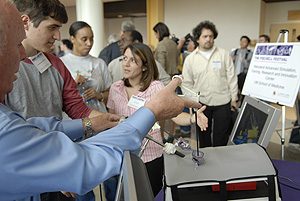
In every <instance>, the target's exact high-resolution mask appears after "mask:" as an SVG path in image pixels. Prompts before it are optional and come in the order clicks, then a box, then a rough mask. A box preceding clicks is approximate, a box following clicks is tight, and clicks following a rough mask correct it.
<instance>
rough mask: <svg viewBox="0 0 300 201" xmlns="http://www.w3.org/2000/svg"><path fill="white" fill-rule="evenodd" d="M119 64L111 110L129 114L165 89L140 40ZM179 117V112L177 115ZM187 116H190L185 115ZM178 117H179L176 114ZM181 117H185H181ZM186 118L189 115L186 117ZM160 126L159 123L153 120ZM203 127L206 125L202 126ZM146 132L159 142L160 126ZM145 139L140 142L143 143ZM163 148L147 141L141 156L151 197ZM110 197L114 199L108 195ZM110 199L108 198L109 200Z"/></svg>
mask: <svg viewBox="0 0 300 201" xmlns="http://www.w3.org/2000/svg"><path fill="white" fill-rule="evenodd" d="M122 67H123V71H124V78H123V79H122V80H120V81H118V82H115V83H113V84H112V86H111V88H110V92H109V97H108V102H107V107H108V108H109V112H110V113H114V114H118V115H121V116H125V117H128V116H131V115H132V114H133V113H134V112H135V111H136V110H137V109H138V108H139V107H140V106H142V105H144V104H147V102H149V101H150V100H151V99H152V98H153V97H154V95H155V94H156V93H158V92H159V91H160V90H162V89H163V88H164V84H163V83H162V82H161V81H158V70H157V66H156V63H155V60H154V57H153V54H152V51H151V49H150V48H149V47H148V46H147V45H144V44H142V43H132V44H130V45H128V46H126V47H125V49H124V54H123V60H122ZM203 109H205V108H202V110H199V112H198V119H199V121H198V122H199V123H200V122H202V120H200V118H201V119H204V122H205V120H206V117H204V118H203V113H202V111H203ZM179 116H181V115H179ZM188 116H190V115H188ZM177 118H181V117H177ZM182 118H184V117H182ZM186 119H188V118H186ZM156 124H157V125H159V123H158V122H156ZM203 128H204V129H205V128H206V125H205V126H204V127H203ZM149 135H150V136H151V137H152V138H154V139H155V140H156V141H158V142H161V143H162V137H161V134H160V129H159V128H155V127H154V128H153V129H152V130H151V131H150V132H149ZM144 143H146V140H144V141H143V144H144ZM162 153H163V148H162V147H161V146H160V145H157V144H156V143H155V142H153V141H149V143H148V145H147V146H146V149H145V150H144V152H143V154H142V156H141V158H142V160H143V162H144V163H145V165H146V168H147V172H148V176H149V179H150V183H151V187H152V191H153V194H154V196H156V195H157V194H158V193H159V191H160V190H161V188H162V178H163V155H162ZM111 199H112V200H113V198H111ZM111 199H109V200H111Z"/></svg>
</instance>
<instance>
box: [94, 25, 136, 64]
mask: <svg viewBox="0 0 300 201" xmlns="http://www.w3.org/2000/svg"><path fill="white" fill-rule="evenodd" d="M132 30H135V26H134V24H133V22H132V21H131V20H127V21H124V22H122V24H121V35H122V34H123V33H124V32H125V31H132ZM121 55H122V54H121V53H120V46H119V41H116V42H114V43H112V44H110V45H108V46H106V47H105V48H104V49H103V50H101V52H100V54H99V56H98V57H99V58H101V59H103V60H104V61H105V63H106V65H108V64H109V63H110V62H111V61H112V60H113V59H115V58H117V57H119V56H121Z"/></svg>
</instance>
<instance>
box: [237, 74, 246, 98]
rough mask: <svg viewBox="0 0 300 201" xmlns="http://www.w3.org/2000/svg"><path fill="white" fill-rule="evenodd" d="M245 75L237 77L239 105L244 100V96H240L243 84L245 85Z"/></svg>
mask: <svg viewBox="0 0 300 201" xmlns="http://www.w3.org/2000/svg"><path fill="white" fill-rule="evenodd" d="M246 75H247V74H246V73H240V74H239V75H238V88H239V91H240V93H239V94H238V96H239V100H241V103H243V100H244V97H245V96H244V95H242V90H243V86H244V83H245V79H246Z"/></svg>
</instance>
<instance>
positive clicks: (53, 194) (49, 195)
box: [41, 192, 75, 201]
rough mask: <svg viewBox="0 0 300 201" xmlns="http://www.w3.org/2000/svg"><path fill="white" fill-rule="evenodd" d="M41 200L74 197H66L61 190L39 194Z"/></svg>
mask: <svg viewBox="0 0 300 201" xmlns="http://www.w3.org/2000/svg"><path fill="white" fill-rule="evenodd" d="M41 201H75V198H72V197H70V198H68V197H67V196H65V195H64V194H62V193H61V192H51V193H43V194H41Z"/></svg>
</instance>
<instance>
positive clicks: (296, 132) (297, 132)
mask: <svg viewBox="0 0 300 201" xmlns="http://www.w3.org/2000/svg"><path fill="white" fill-rule="evenodd" d="M297 42H300V35H299V36H297ZM295 109H296V114H297V120H296V122H295V123H294V126H295V127H297V128H294V129H293V130H292V132H291V137H290V141H289V147H291V148H294V149H300V124H299V122H298V120H299V114H300V88H299V90H298V96H297V100H296V103H295Z"/></svg>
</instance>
